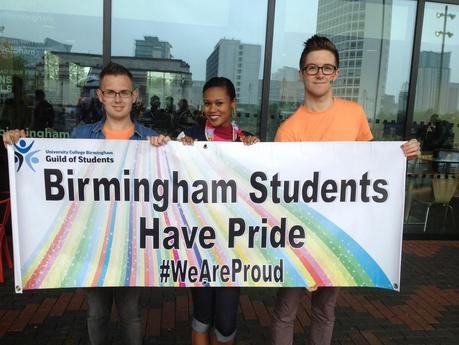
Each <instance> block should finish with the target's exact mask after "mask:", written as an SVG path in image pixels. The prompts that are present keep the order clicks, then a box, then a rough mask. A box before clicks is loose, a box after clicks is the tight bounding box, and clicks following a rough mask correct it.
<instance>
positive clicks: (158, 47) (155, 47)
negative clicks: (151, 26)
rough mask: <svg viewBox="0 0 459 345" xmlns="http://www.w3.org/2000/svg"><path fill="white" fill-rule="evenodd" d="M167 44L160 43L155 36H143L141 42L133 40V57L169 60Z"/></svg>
mask: <svg viewBox="0 0 459 345" xmlns="http://www.w3.org/2000/svg"><path fill="white" fill-rule="evenodd" d="M171 48H172V46H171V45H170V43H169V42H166V41H160V40H159V39H158V37H156V36H145V37H144V39H143V40H135V57H141V58H156V59H171V58H172V56H171Z"/></svg>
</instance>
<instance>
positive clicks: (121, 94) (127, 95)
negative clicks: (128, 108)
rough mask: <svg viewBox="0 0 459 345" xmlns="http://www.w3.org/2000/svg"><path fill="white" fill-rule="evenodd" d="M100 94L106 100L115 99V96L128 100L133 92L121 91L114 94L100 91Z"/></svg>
mask: <svg viewBox="0 0 459 345" xmlns="http://www.w3.org/2000/svg"><path fill="white" fill-rule="evenodd" d="M100 92H102V94H103V95H104V96H105V97H107V98H115V97H116V95H118V96H120V97H121V98H129V97H131V96H132V93H133V92H134V91H131V90H121V91H118V92H116V91H115V90H100Z"/></svg>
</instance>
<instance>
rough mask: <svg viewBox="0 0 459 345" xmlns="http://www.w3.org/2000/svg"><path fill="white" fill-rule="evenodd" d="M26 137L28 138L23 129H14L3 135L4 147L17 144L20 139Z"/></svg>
mask: <svg viewBox="0 0 459 345" xmlns="http://www.w3.org/2000/svg"><path fill="white" fill-rule="evenodd" d="M25 137H27V135H26V132H25V131H24V130H23V129H21V130H19V129H12V130H10V131H6V132H5V133H3V145H5V148H6V146H7V145H13V144H16V143H17V142H18V141H19V139H20V138H25Z"/></svg>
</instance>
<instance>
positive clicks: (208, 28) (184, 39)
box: [112, 0, 267, 136]
mask: <svg viewBox="0 0 459 345" xmlns="http://www.w3.org/2000/svg"><path fill="white" fill-rule="evenodd" d="M134 3H135V4H132V2H131V3H129V4H127V3H124V2H122V1H113V27H112V40H113V41H112V47H113V51H112V52H113V55H114V57H113V60H114V61H117V62H119V63H122V64H123V65H124V66H126V67H127V68H128V69H130V70H131V71H133V72H134V73H133V74H134V78H135V84H136V86H137V87H138V89H139V91H140V99H139V104H138V106H137V108H138V109H142V110H141V111H138V112H137V114H136V115H137V116H138V118H139V119H140V120H141V121H142V123H144V124H145V125H146V126H149V127H152V128H155V129H157V130H158V131H160V132H162V133H167V134H170V135H172V136H175V135H177V134H178V133H179V132H180V131H181V130H183V129H184V128H185V127H186V126H189V125H190V123H195V122H196V121H201V119H200V116H199V113H200V111H201V110H202V87H203V85H204V83H205V81H206V80H208V79H210V78H212V77H214V76H223V77H226V78H228V79H230V80H231V81H232V82H233V83H234V85H235V88H236V93H237V100H238V106H237V112H236V114H235V120H236V122H238V123H239V125H240V126H241V128H243V129H244V130H247V131H250V132H252V133H254V134H257V133H258V127H259V118H260V117H259V116H258V114H259V112H260V103H261V70H262V59H261V57H262V54H263V44H264V41H265V32H266V13H267V1H265V0H263V1H261V0H258V1H250V2H247V1H242V0H238V1H222V2H217V3H216V2H214V1H212V2H211V1H209V0H201V1H198V2H183V1H178V0H171V1H169V2H168V3H167V6H166V5H165V3H161V2H155V3H151V2H144V1H142V0H135V1H134ZM133 7H135V8H136V11H135V12H133V11H131V8H133ZM153 11H154V15H146V13H153ZM253 13H257V15H256V16H253ZM172 14H173V15H172ZM205 14H207V15H205ZM217 14H218V15H217ZM260 14H261V15H260Z"/></svg>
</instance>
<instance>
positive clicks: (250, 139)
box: [241, 135, 260, 145]
mask: <svg viewBox="0 0 459 345" xmlns="http://www.w3.org/2000/svg"><path fill="white" fill-rule="evenodd" d="M241 140H242V142H243V143H244V145H253V144H255V143H259V142H260V139H258V137H256V136H254V135H246V136H244V137H243V138H242V139H241Z"/></svg>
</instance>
